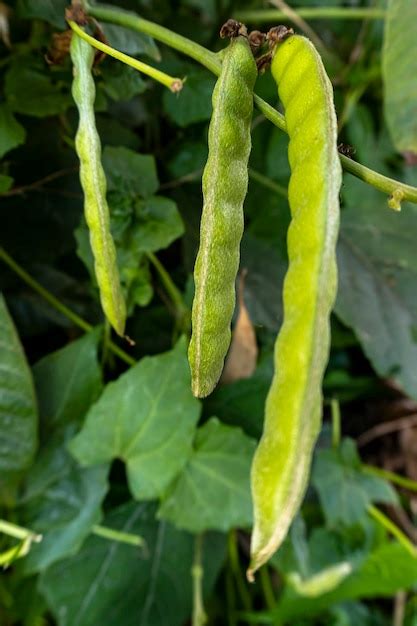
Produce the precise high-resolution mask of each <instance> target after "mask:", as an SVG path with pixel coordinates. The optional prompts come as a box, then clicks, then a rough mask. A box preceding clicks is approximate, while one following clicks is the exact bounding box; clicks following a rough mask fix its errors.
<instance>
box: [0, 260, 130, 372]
mask: <svg viewBox="0 0 417 626" xmlns="http://www.w3.org/2000/svg"><path fill="white" fill-rule="evenodd" d="M0 259H1V260H2V261H4V263H6V265H8V266H9V267H10V269H11V270H13V271H14V272H15V274H17V275H18V276H19V277H20V278H21V279H22V280H23V282H25V283H26V284H27V285H28V286H29V287H31V289H33V290H34V291H36V293H38V294H39V295H40V296H41V297H42V298H43V299H44V300H46V302H48V303H49V304H50V305H51V306H52V307H53V308H54V309H55V310H56V311H59V313H61V314H62V315H63V316H64V317H66V318H67V319H69V320H70V321H71V322H72V323H73V324H75V326H78V328H81V330H83V331H84V332H86V333H88V332H90V331H91V330H93V326H92V325H91V324H89V323H88V322H86V321H85V320H83V318H82V317H80V316H79V315H77V314H76V313H74V311H71V309H69V308H68V307H67V306H65V304H62V302H60V301H59V300H58V298H55V296H53V295H52V294H51V293H50V292H49V291H48V290H47V289H45V288H44V287H42V285H41V284H39V283H38V281H36V280H35V279H34V278H32V276H31V275H30V274H28V273H27V272H26V271H25V270H24V269H23V267H21V266H20V265H18V263H16V261H15V260H14V259H13V258H12V257H11V256H10V255H9V254H7V252H6V251H5V250H4V249H3V248H0ZM108 347H109V350H111V351H112V352H113V354H115V355H116V356H118V357H119V359H121V360H122V361H124V362H125V363H127V364H128V365H135V363H136V361H135V359H133V358H132V357H131V356H130V355H129V354H127V353H126V352H125V351H124V350H122V349H121V348H119V346H118V345H116V344H115V343H113V341H109V343H108Z"/></svg>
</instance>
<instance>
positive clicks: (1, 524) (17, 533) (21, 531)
mask: <svg viewBox="0 0 417 626" xmlns="http://www.w3.org/2000/svg"><path fill="white" fill-rule="evenodd" d="M0 533H4V534H5V535H9V537H14V538H15V539H22V540H25V539H28V538H30V539H31V541H34V542H35V543H39V542H40V541H42V535H38V534H37V533H34V532H33V530H29V529H27V528H23V527H22V526H17V525H16V524H12V523H11V522H6V520H3V519H0Z"/></svg>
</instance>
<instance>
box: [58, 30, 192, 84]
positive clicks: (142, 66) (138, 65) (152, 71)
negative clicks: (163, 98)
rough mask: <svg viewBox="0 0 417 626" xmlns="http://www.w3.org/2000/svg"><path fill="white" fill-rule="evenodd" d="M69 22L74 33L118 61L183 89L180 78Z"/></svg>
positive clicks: (159, 80)
mask: <svg viewBox="0 0 417 626" xmlns="http://www.w3.org/2000/svg"><path fill="white" fill-rule="evenodd" d="M68 24H69V26H70V27H71V28H72V30H73V31H74V33H77V35H78V36H79V37H80V38H81V39H84V40H85V41H86V42H87V43H89V44H90V46H92V47H93V48H97V50H100V51H101V52H104V53H105V54H107V55H108V56H110V57H113V58H114V59H117V60H118V61H121V62H122V63H125V64H126V65H129V66H130V67H133V69H135V70H137V71H138V72H141V73H142V74H145V75H146V76H149V77H150V78H153V80H156V81H157V82H158V83H161V84H162V85H164V86H165V87H168V88H169V89H170V90H171V91H173V92H174V93H176V92H177V91H180V90H181V89H182V87H183V82H182V80H181V79H180V78H173V77H172V76H169V75H168V74H165V72H161V71H160V70H157V69H156V68H155V67H152V66H151V65H147V63H143V62H142V61H138V60H137V59H134V58H133V57H130V56H129V55H128V54H124V52H120V51H119V50H115V49H114V48H112V47H111V46H108V45H107V44H105V43H103V42H102V41H98V39H95V38H94V37H91V35H88V34H87V33H86V32H85V31H84V30H83V29H82V28H80V27H79V26H78V24H76V23H75V22H72V21H71V20H69V21H68Z"/></svg>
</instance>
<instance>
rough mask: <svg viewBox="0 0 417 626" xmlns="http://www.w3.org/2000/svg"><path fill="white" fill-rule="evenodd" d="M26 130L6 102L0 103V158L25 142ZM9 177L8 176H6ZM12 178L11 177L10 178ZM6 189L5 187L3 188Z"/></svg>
mask: <svg viewBox="0 0 417 626" xmlns="http://www.w3.org/2000/svg"><path fill="white" fill-rule="evenodd" d="M25 138H26V131H25V129H24V128H23V126H22V125H21V124H19V122H18V121H17V119H16V118H15V116H14V115H13V113H12V112H11V111H10V109H9V107H8V106H7V105H6V104H1V105H0V158H1V157H3V156H4V155H5V154H6V152H9V150H13V148H16V147H17V146H20V145H21V144H22V143H24V142H25ZM7 178H9V177H7ZM11 180H12V179H11ZM5 191H7V189H6V190H5Z"/></svg>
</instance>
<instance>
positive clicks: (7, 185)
mask: <svg viewBox="0 0 417 626" xmlns="http://www.w3.org/2000/svg"><path fill="white" fill-rule="evenodd" d="M13 183H14V180H13V178H12V177H11V176H7V174H0V194H2V193H6V191H9V189H11V188H12V186H13Z"/></svg>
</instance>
